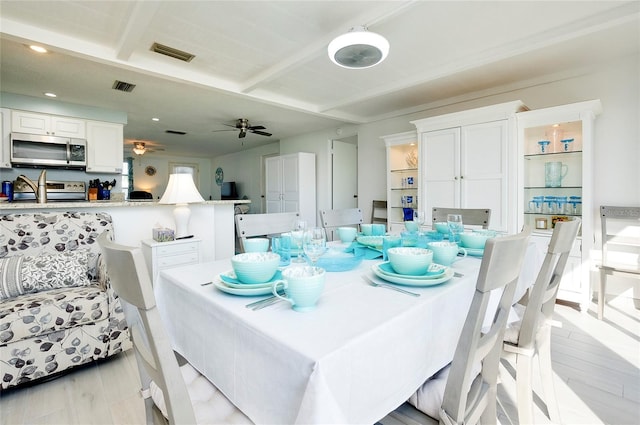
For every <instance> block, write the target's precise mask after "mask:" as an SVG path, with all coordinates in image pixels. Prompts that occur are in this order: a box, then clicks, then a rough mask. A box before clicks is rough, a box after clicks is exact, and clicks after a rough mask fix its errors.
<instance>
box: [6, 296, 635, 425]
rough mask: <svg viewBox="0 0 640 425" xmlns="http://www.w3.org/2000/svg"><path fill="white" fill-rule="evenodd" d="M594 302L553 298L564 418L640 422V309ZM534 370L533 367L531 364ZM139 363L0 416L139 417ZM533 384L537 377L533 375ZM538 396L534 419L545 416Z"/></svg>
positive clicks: (56, 386) (89, 376)
mask: <svg viewBox="0 0 640 425" xmlns="http://www.w3.org/2000/svg"><path fill="white" fill-rule="evenodd" d="M595 311H596V310H595V305H592V306H591V309H590V310H589V311H588V312H587V313H586V314H582V313H580V312H578V311H576V310H575V309H574V308H573V307H571V306H566V305H560V304H559V305H557V306H556V309H555V319H556V320H558V321H559V322H561V323H562V327H561V328H554V330H553V337H552V338H553V339H552V350H553V353H552V358H553V370H554V372H555V374H556V378H557V379H556V391H557V396H558V400H559V404H560V413H561V416H562V420H563V423H565V424H638V423H640V311H639V310H636V309H635V308H634V306H633V302H632V301H631V300H630V299H628V298H618V299H615V300H612V301H611V302H610V304H609V305H607V308H606V309H605V319H604V320H603V321H599V320H597V319H596V315H595ZM509 369H510V364H509V363H508V362H506V365H505V367H504V368H503V372H504V373H502V383H501V384H500V386H499V402H500V405H501V406H502V408H500V409H499V411H500V414H499V421H500V423H501V424H502V425H507V424H517V423H518V420H517V414H516V408H515V385H514V382H513V379H512V377H511V376H510V375H509V373H508V372H509ZM534 374H535V370H534ZM138 386H139V379H138V373H137V365H136V362H135V358H134V356H133V354H132V352H131V351H129V352H128V353H124V354H120V355H118V356H116V357H115V358H114V359H111V360H108V361H104V362H100V363H98V364H96V365H92V366H89V367H86V368H82V369H80V370H77V371H75V372H72V373H69V374H66V375H65V376H63V377H61V378H58V379H55V380H52V381H49V382H44V383H41V384H39V385H35V386H32V387H27V388H19V389H15V390H10V391H5V392H3V393H1V394H0V423H1V424H3V425H4V424H6V425H9V424H82V425H84V424H143V423H144V407H143V403H142V399H141V397H140V395H139V392H138ZM534 388H539V383H536V382H534ZM541 405H542V404H541V403H540V402H539V400H538V403H537V406H536V411H535V415H536V417H535V419H536V423H540V424H545V423H549V421H548V419H547V418H546V416H544V414H543V411H542V410H541V408H540V406H541Z"/></svg>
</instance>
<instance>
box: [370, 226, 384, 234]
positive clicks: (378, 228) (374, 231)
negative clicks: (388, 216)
mask: <svg viewBox="0 0 640 425" xmlns="http://www.w3.org/2000/svg"><path fill="white" fill-rule="evenodd" d="M385 233H387V226H385V225H384V224H372V225H371V235H372V236H383V235H384V234H385Z"/></svg>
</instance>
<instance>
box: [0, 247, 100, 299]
mask: <svg viewBox="0 0 640 425" xmlns="http://www.w3.org/2000/svg"><path fill="white" fill-rule="evenodd" d="M87 272H88V258H87V253H86V252H84V251H68V252H60V253H57V254H41V255H38V256H23V255H16V256H13V257H8V258H0V299H8V298H13V297H17V296H19V295H24V294H31V293H35V292H40V291H46V290H50V289H58V288H71V287H78V286H87V285H89V283H90V282H89V279H88V278H87Z"/></svg>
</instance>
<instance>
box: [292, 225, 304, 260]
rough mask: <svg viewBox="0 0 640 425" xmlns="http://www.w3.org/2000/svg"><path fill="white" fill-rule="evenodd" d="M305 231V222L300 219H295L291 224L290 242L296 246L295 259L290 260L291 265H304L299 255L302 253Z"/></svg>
mask: <svg viewBox="0 0 640 425" xmlns="http://www.w3.org/2000/svg"><path fill="white" fill-rule="evenodd" d="M305 230H307V222H306V221H305V220H302V219H296V220H294V222H293V229H291V242H293V244H294V245H295V246H296V248H297V250H298V255H297V256H296V258H295V259H292V260H291V262H292V263H304V262H305V260H304V258H302V256H301V255H300V252H301V251H302V245H303V243H304V232H305Z"/></svg>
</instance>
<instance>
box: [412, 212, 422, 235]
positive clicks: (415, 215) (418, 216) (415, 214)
mask: <svg viewBox="0 0 640 425" xmlns="http://www.w3.org/2000/svg"><path fill="white" fill-rule="evenodd" d="M413 221H415V222H416V223H418V230H420V227H422V225H423V224H424V221H425V215H424V211H418V210H413Z"/></svg>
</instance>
